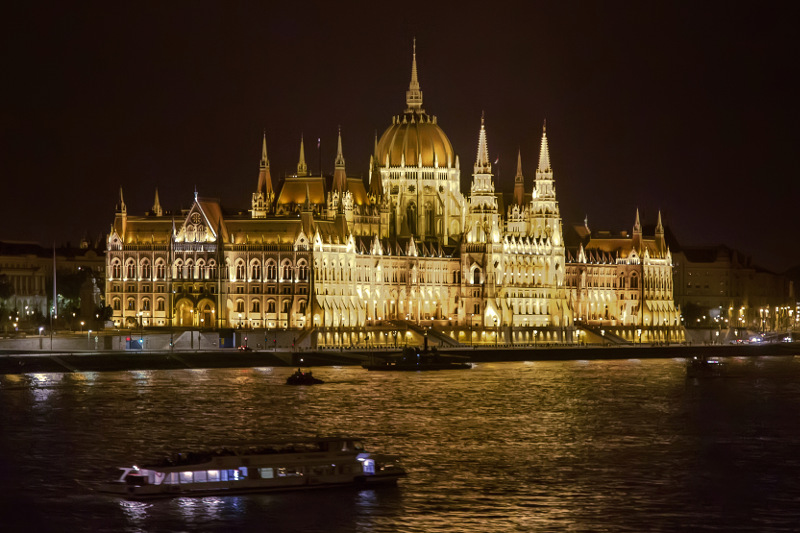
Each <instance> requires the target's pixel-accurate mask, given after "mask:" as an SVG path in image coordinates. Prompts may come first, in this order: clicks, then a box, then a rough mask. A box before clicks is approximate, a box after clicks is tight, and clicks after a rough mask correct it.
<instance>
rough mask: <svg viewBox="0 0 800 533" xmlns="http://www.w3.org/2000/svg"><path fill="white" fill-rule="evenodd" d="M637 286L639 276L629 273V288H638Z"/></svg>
mask: <svg viewBox="0 0 800 533" xmlns="http://www.w3.org/2000/svg"><path fill="white" fill-rule="evenodd" d="M638 288H639V278H638V277H637V276H636V274H631V289H638Z"/></svg>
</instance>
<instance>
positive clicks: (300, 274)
mask: <svg viewBox="0 0 800 533" xmlns="http://www.w3.org/2000/svg"><path fill="white" fill-rule="evenodd" d="M297 279H298V280H300V281H307V280H308V265H307V264H306V262H305V261H300V262H299V263H297Z"/></svg>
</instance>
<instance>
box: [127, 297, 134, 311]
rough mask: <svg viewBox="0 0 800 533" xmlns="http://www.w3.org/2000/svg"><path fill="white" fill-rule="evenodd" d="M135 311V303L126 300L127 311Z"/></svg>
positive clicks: (132, 300)
mask: <svg viewBox="0 0 800 533" xmlns="http://www.w3.org/2000/svg"><path fill="white" fill-rule="evenodd" d="M135 310H136V301H135V300H134V299H133V298H128V311H135Z"/></svg>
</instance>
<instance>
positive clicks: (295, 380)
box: [286, 368, 325, 385]
mask: <svg viewBox="0 0 800 533" xmlns="http://www.w3.org/2000/svg"><path fill="white" fill-rule="evenodd" d="M322 383H325V382H324V381H322V380H321V379H317V378H315V377H314V376H313V375H312V374H311V371H308V372H303V371H302V370H300V369H299V368H298V369H297V372H295V373H294V374H292V375H291V376H289V377H288V378H286V384H287V385H321V384H322Z"/></svg>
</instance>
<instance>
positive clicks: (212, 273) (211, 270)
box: [206, 259, 217, 279]
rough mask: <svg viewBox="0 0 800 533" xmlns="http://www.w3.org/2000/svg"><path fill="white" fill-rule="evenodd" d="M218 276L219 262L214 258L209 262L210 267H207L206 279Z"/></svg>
mask: <svg viewBox="0 0 800 533" xmlns="http://www.w3.org/2000/svg"><path fill="white" fill-rule="evenodd" d="M216 278H217V262H216V261H214V260H213V259H212V260H211V261H209V262H208V268H207V269H206V279H216Z"/></svg>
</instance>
